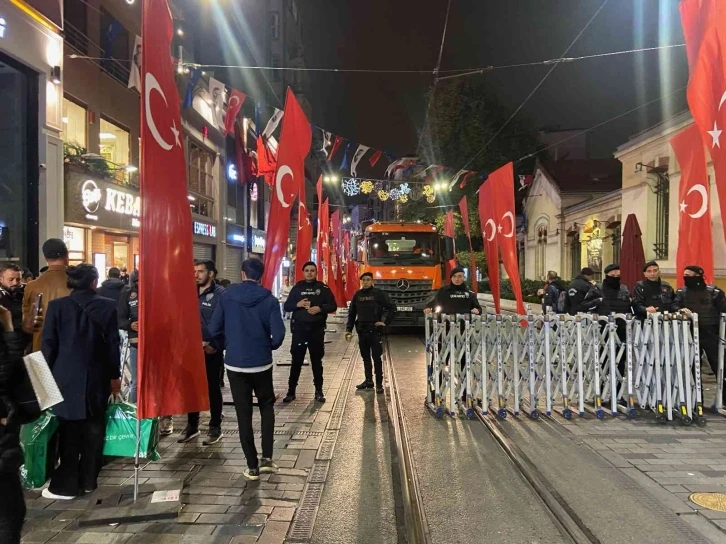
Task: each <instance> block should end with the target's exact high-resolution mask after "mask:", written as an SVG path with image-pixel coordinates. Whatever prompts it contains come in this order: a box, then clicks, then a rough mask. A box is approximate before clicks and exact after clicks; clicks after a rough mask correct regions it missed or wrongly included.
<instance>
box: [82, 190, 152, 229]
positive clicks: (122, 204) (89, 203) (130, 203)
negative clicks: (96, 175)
mask: <svg viewBox="0 0 726 544" xmlns="http://www.w3.org/2000/svg"><path fill="white" fill-rule="evenodd" d="M103 195H104V192H103V191H101V189H100V187H99V186H98V184H97V183H96V182H95V181H94V180H92V179H88V180H86V181H85V182H83V185H82V186H81V202H82V204H83V208H84V209H85V210H86V212H88V213H86V219H88V220H89V221H98V215H97V212H98V210H99V208H100V207H101V201H102V200H104V197H103ZM103 209H104V210H106V211H109V212H113V213H117V214H120V215H130V216H132V218H133V219H132V220H131V226H132V227H137V228H138V226H139V220H138V217H139V216H140V215H141V198H140V197H139V196H138V195H133V194H131V193H128V192H126V191H122V190H119V189H113V188H111V187H106V188H105V202H104V206H103Z"/></svg>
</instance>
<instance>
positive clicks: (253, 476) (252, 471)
mask: <svg viewBox="0 0 726 544" xmlns="http://www.w3.org/2000/svg"><path fill="white" fill-rule="evenodd" d="M244 475H245V478H247V479H248V480H252V481H255V480H259V479H260V469H259V468H246V469H245V471H244Z"/></svg>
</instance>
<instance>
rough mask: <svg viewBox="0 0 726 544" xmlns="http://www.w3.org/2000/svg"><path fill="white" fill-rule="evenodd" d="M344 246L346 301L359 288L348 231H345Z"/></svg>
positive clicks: (356, 264) (350, 298)
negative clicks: (351, 255)
mask: <svg viewBox="0 0 726 544" xmlns="http://www.w3.org/2000/svg"><path fill="white" fill-rule="evenodd" d="M343 247H344V248H345V256H346V259H347V261H346V265H345V299H346V301H351V300H353V295H355V293H356V291H358V289H360V280H359V279H358V263H357V262H356V261H355V260H354V259H351V257H350V233H349V232H346V233H345V243H344V244H343Z"/></svg>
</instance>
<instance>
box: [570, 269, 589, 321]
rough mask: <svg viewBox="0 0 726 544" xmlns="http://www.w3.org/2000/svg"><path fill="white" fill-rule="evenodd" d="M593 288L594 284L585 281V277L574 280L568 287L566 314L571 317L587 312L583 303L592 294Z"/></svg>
mask: <svg viewBox="0 0 726 544" xmlns="http://www.w3.org/2000/svg"><path fill="white" fill-rule="evenodd" d="M591 287H592V284H591V283H590V282H589V281H588V280H587V279H585V276H577V277H576V278H575V279H574V280H572V281H571V282H570V284H569V285H568V286H567V296H566V297H565V312H566V313H568V314H570V315H577V314H578V313H580V312H587V308H586V307H585V306H584V305H583V301H584V300H585V297H586V296H587V294H588V293H589V292H590V288H591Z"/></svg>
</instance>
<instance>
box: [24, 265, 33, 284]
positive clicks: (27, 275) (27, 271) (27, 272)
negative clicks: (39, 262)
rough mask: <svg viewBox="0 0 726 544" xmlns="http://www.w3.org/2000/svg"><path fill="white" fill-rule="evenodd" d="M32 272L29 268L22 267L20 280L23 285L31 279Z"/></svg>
mask: <svg viewBox="0 0 726 544" xmlns="http://www.w3.org/2000/svg"><path fill="white" fill-rule="evenodd" d="M33 279H34V278H33V273H32V272H31V271H30V268H23V270H22V281H23V285H26V284H27V283H28V282H31V281H33Z"/></svg>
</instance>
